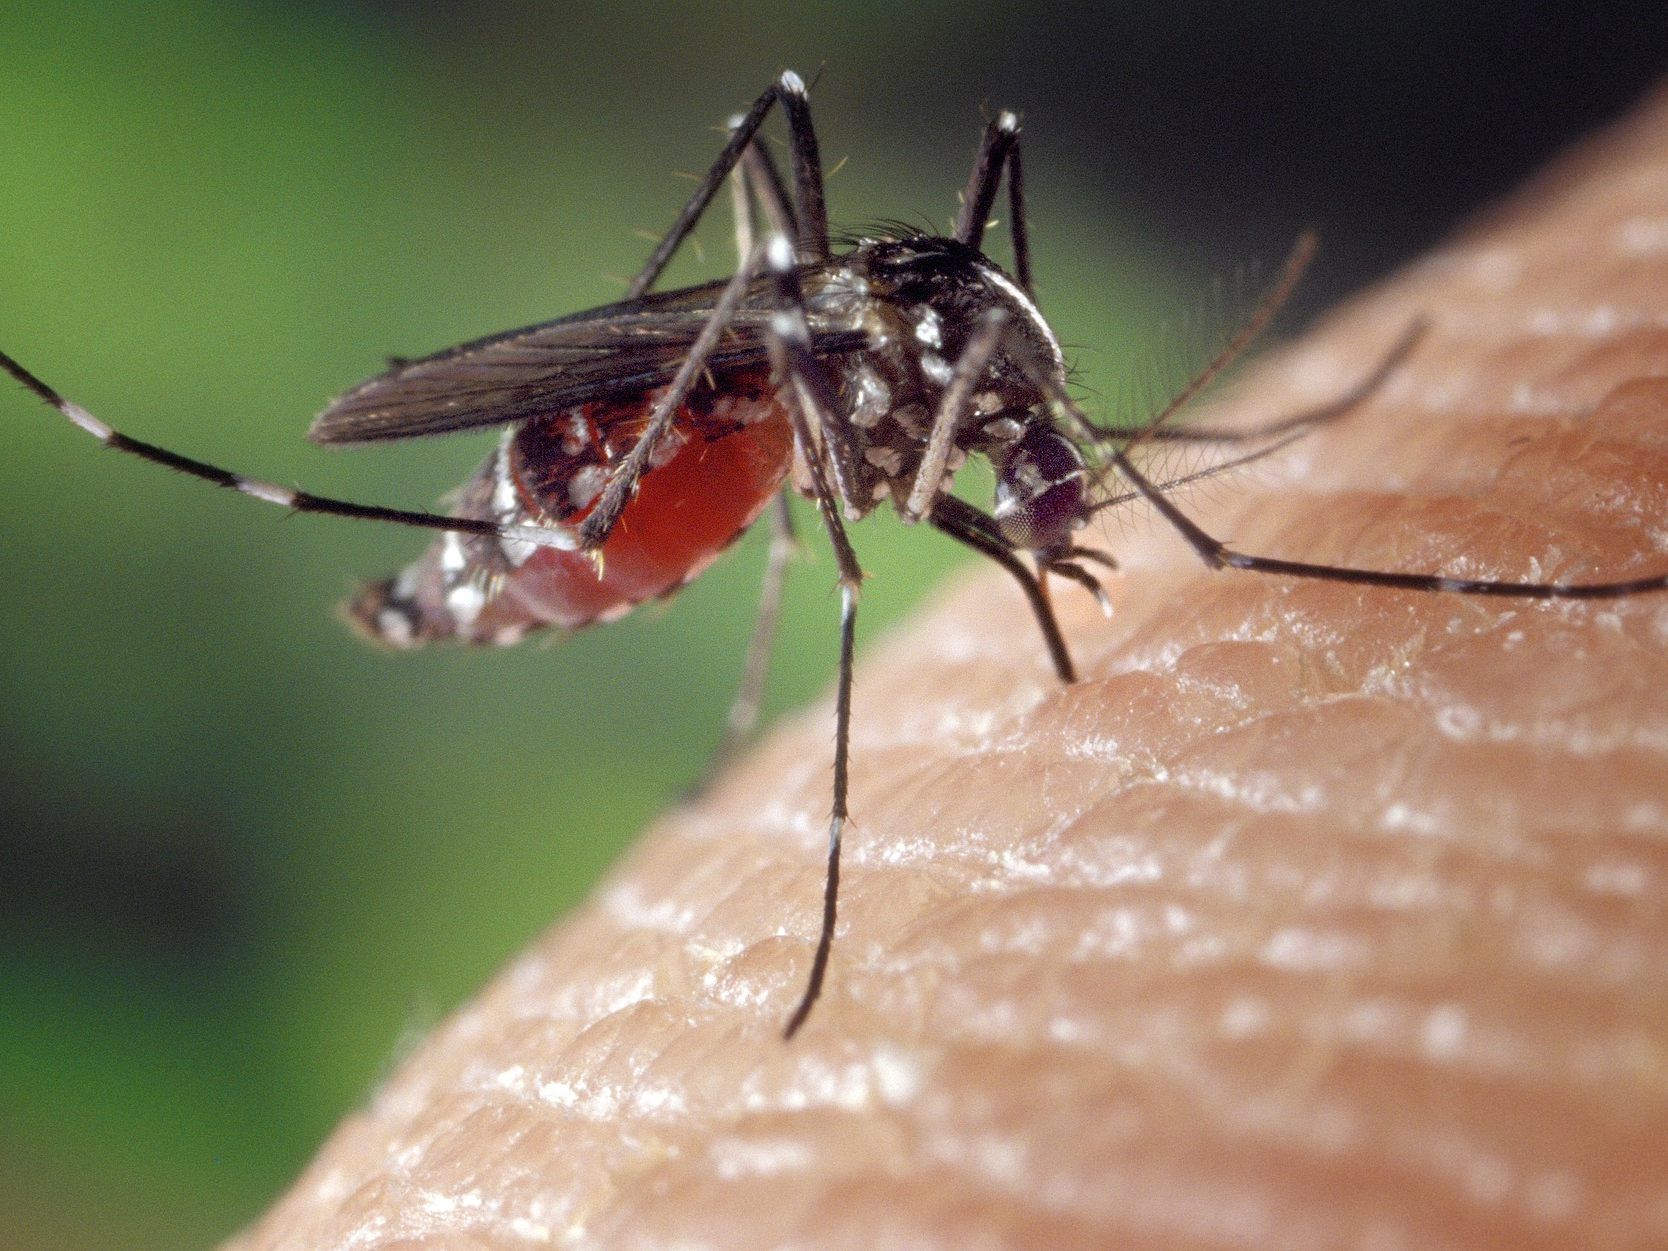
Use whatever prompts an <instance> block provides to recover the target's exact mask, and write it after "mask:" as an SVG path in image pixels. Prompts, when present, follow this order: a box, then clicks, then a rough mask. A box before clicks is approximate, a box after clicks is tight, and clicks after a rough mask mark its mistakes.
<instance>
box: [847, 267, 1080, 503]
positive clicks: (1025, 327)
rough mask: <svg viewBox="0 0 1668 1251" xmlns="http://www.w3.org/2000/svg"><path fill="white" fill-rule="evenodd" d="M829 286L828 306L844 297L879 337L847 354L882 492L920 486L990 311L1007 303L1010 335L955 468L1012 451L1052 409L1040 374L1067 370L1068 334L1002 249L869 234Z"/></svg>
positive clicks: (860, 423)
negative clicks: (991, 252) (966, 358)
mask: <svg viewBox="0 0 1668 1251" xmlns="http://www.w3.org/2000/svg"><path fill="white" fill-rule="evenodd" d="M824 298H825V299H826V300H827V301H828V304H825V305H824V307H825V308H828V307H829V306H830V305H833V306H837V305H839V304H841V303H842V302H844V303H845V305H846V310H847V315H848V316H849V317H850V321H851V323H852V324H853V325H854V326H855V327H857V328H860V329H862V330H863V331H864V332H865V334H866V335H867V337H868V340H869V345H870V346H869V349H868V350H867V351H864V352H862V353H858V354H855V355H854V356H853V357H850V358H847V361H846V363H845V365H844V366H843V367H842V370H841V381H842V383H843V389H844V392H845V400H846V404H847V409H848V412H849V413H850V416H851V421H852V424H853V426H854V427H855V429H856V430H857V431H858V432H859V433H860V436H861V438H862V440H863V446H862V448H861V452H862V455H863V458H864V462H865V464H864V466H863V472H864V473H865V475H867V480H866V482H865V483H864V487H865V490H864V492H863V493H864V494H865V495H867V496H868V497H870V498H872V499H874V500H876V501H879V500H883V499H886V498H888V497H890V498H891V499H893V500H894V501H895V502H897V501H901V500H902V499H903V498H904V497H905V496H906V495H907V494H908V492H909V490H910V488H911V487H912V486H913V483H914V476H915V473H916V470H917V468H918V466H919V464H920V460H921V456H922V453H923V452H924V450H925V447H926V440H927V438H928V435H929V432H930V429H931V425H932V421H933V417H934V414H935V413H936V411H937V409H938V406H939V403H940V401H941V399H942V398H943V395H944V392H945V389H946V388H947V387H948V386H949V385H950V383H951V379H952V378H953V376H954V372H955V368H956V361H957V360H958V359H959V358H960V357H961V355H962V353H963V352H964V350H965V349H966V347H967V344H968V341H969V339H970V338H971V337H972V336H973V334H974V332H975V331H976V329H977V328H978V326H979V325H980V323H981V321H983V320H984V319H985V318H987V317H989V316H991V315H992V314H993V313H998V314H1000V316H1001V318H1002V320H1003V324H1004V326H1005V329H1004V331H1003V339H1002V342H1001V345H1000V347H999V348H998V350H997V351H996V352H995V353H994V354H993V355H992V357H991V359H990V361H989V363H988V365H987V366H986V368H985V370H984V373H983V375H982V377H981V378H980V379H979V380H978V382H977V384H976V385H975V386H974V388H973V392H972V396H971V400H970V403H969V406H968V407H969V411H968V412H967V414H966V416H965V418H964V419H963V422H962V425H961V427H960V428H959V429H958V432H957V435H956V439H955V446H954V449H953V455H952V457H951V459H950V462H949V464H948V466H947V471H948V475H953V474H954V473H955V471H956V470H957V469H958V468H959V467H960V465H961V463H962V462H963V461H964V460H965V458H966V456H967V455H968V454H970V453H980V454H983V455H986V456H989V457H990V458H991V460H992V461H993V462H995V463H998V464H1001V463H1003V462H1004V461H1005V460H1007V459H1008V458H1009V449H1010V448H1012V447H1013V446H1014V445H1015V444H1016V442H1017V441H1019V440H1020V439H1021V438H1022V436H1023V435H1024V434H1025V432H1026V431H1027V430H1028V429H1030V428H1031V426H1032V425H1034V424H1035V423H1036V422H1038V421H1039V420H1042V419H1041V418H1039V417H1038V416H1037V414H1038V413H1039V412H1041V411H1042V409H1043V408H1044V407H1045V405H1044V403H1043V401H1042V397H1041V396H1040V395H1039V394H1038V389H1037V386H1036V384H1035V383H1034V382H1033V381H1031V375H1032V374H1033V373H1034V372H1035V370H1036V369H1037V368H1039V367H1040V368H1042V369H1043V370H1045V371H1047V372H1049V373H1051V374H1054V375H1055V376H1056V377H1057V378H1058V379H1059V380H1060V381H1061V382H1062V384H1063V382H1064V379H1065V360H1064V357H1063V355H1062V353H1061V351H1060V345H1059V342H1058V340H1056V338H1055V337H1054V332H1053V330H1052V329H1051V328H1050V327H1049V325H1048V323H1047V322H1046V321H1044V320H1043V317H1042V314H1041V313H1040V312H1039V311H1038V309H1037V306H1036V305H1035V303H1033V302H1032V301H1031V299H1030V298H1029V297H1028V296H1027V295H1026V294H1025V291H1024V289H1023V288H1022V287H1021V286H1020V285H1019V283H1017V282H1016V281H1015V280H1014V279H1013V278H1012V277H1010V276H1009V275H1008V274H1007V273H1006V272H1005V271H1004V270H1003V269H1002V268H1001V266H1000V265H998V264H997V263H996V262H995V261H993V260H991V259H990V258H989V257H988V256H986V255H985V254H984V253H983V252H981V251H979V250H978V249H977V248H974V247H970V246H968V245H967V244H964V243H958V242H957V241H955V240H954V239H944V238H938V237H934V236H927V235H910V236H904V237H900V238H891V239H880V240H875V239H863V240H859V241H858V245H857V247H856V248H855V249H854V250H853V251H852V252H851V253H849V254H848V255H847V257H846V258H845V264H844V265H843V266H842V267H841V269H840V270H839V271H838V273H837V275H836V276H835V277H834V281H833V282H831V283H830V284H829V286H828V287H826V288H825V289H824ZM1021 362H1024V364H1023V365H1022V364H1021Z"/></svg>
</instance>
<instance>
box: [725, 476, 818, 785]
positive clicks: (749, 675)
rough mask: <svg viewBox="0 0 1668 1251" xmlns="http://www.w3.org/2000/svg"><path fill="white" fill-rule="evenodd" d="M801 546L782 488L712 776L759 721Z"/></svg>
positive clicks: (772, 511) (773, 510)
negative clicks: (756, 605)
mask: <svg viewBox="0 0 1668 1251" xmlns="http://www.w3.org/2000/svg"><path fill="white" fill-rule="evenodd" d="M798 550H799V541H798V539H797V538H796V536H795V535H794V526H793V513H792V512H791V511H790V510H789V508H788V493H787V491H786V490H783V491H779V492H778V493H777V495H776V499H775V501H774V502H773V503H772V504H771V507H770V548H769V551H768V553H767V555H766V557H765V572H764V584H763V587H762V588H761V590H760V592H759V615H758V617H757V619H756V620H755V621H754V623H753V634H752V637H751V638H749V639H748V640H747V660H746V662H745V663H744V664H743V665H742V670H741V685H740V686H739V687H738V688H737V690H736V696H735V699H734V701H732V702H731V704H730V715H729V717H728V718H726V719H725V722H724V737H723V738H722V739H721V740H719V744H718V748H717V750H715V751H714V752H713V754H712V762H711V764H709V765H708V766H707V772H706V777H707V778H709V779H710V778H712V777H713V776H715V775H716V774H717V773H718V771H719V770H720V769H721V768H723V766H724V765H725V764H727V763H728V762H729V760H730V758H731V757H732V756H734V755H735V753H736V750H737V749H738V748H739V747H740V746H741V745H742V744H743V743H744V742H746V741H747V736H748V735H750V734H751V733H752V732H753V727H754V726H756V725H758V723H759V709H760V708H761V707H762V705H763V702H764V687H765V678H766V677H767V676H768V674H769V672H770V654H771V650H772V648H773V645H774V644H775V642H776V626H777V623H778V622H779V620H780V619H781V611H782V591H783V588H784V587H785V586H786V585H787V580H788V563H789V562H790V561H791V560H792V559H793V556H794V553H795V552H797V551H798Z"/></svg>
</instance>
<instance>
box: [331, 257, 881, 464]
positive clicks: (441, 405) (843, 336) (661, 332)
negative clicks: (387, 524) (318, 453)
mask: <svg viewBox="0 0 1668 1251" xmlns="http://www.w3.org/2000/svg"><path fill="white" fill-rule="evenodd" d="M724 287H725V283H724V282H722V281H720V282H713V283H708V284H706V285H704V286H699V287H688V288H685V289H683V290H679V291H667V292H661V293H657V294H653V295H647V296H643V297H642V298H640V299H636V300H629V301H626V302H624V303H621V304H610V305H606V306H604V307H602V308H596V309H591V310H589V311H588V312H583V313H575V314H573V315H572V316H569V317H560V318H557V319H556V320H555V321H547V322H542V323H540V324H539V325H536V326H527V327H524V328H523V329H521V330H508V331H504V332H503V333H501V334H495V335H489V336H488V337H486V338H484V339H476V340H474V341H473V342H470V343H463V344H459V345H458V346H457V347H453V348H447V349H446V350H445V351H443V352H436V353H435V354H434V355H433V356H425V357H423V358H422V359H420V360H413V361H401V362H400V363H398V364H396V365H395V366H394V367H393V368H392V369H390V370H388V372H387V373H383V374H378V375H377V376H376V377H375V378H371V379H369V380H367V381H365V382H361V383H360V384H359V385H358V386H356V387H354V388H352V389H351V390H349V391H347V392H344V393H343V394H342V395H340V396H338V397H337V398H336V399H335V400H334V401H332V402H331V404H330V406H329V407H328V408H326V409H325V410H324V412H322V413H320V414H319V416H318V417H317V418H316V419H315V420H314V422H313V426H312V429H311V430H309V431H308V437H309V438H311V439H312V440H313V441H314V442H316V443H333V444H347V443H375V442H381V441H384V440H390V439H409V438H415V437H417V436H419V435H427V434H446V433H449V432H451V431H455V430H472V429H477V428H479V427H483V426H501V425H507V424H509V423H511V422H516V421H522V420H524V419H526V418H528V417H534V416H537V415H538V414H540V413H548V412H552V411H558V410H561V409H564V408H569V407H572V406H573V405H575V404H583V403H586V402H587V401H591V400H600V399H608V398H611V397H617V396H623V395H633V394H640V393H641V392H643V391H647V390H649V389H650V388H653V387H656V386H660V385H663V384H664V383H667V382H670V381H671V379H672V375H673V374H674V373H676V372H677V369H678V366H679V365H680V364H682V363H683V360H684V357H686V356H687V355H688V354H689V349H690V347H691V345H693V343H694V342H695V337H696V336H697V335H698V334H700V332H701V327H702V326H703V325H705V324H706V321H707V319H708V318H709V317H710V316H711V314H712V310H713V307H714V306H715V305H716V304H717V303H718V297H719V295H720V294H721V293H722V291H723V290H724ZM773 290H774V289H773V288H772V287H771V286H770V284H769V282H768V280H761V281H760V282H759V283H758V284H757V285H756V286H755V288H754V289H753V290H752V291H750V292H749V293H748V295H747V297H746V299H745V300H744V301H743V303H742V306H741V308H740V309H738V310H737V313H736V316H735V319H734V321H732V323H731V324H730V327H729V329H728V331H727V333H726V334H725V335H724V337H723V339H721V340H720V342H719V345H718V347H717V349H716V350H715V351H714V352H713V354H712V356H711V357H710V358H709V359H708V361H707V368H708V371H709V372H711V373H712V374H714V375H718V376H722V375H723V374H725V373H728V372H731V371H733V370H739V369H749V368H756V367H758V366H759V365H761V364H763V363H765V362H766V360H767V359H768V352H767V347H766V342H765V325H766V323H767V322H768V320H769V318H770V315H771V313H772V312H773V311H774V295H773ZM818 320H819V319H818V318H817V316H816V313H815V311H814V310H813V312H812V315H811V323H812V343H813V345H814V347H815V348H816V350H817V352H818V353H819V354H821V355H824V356H832V355H839V354H842V353H846V352H853V351H857V350H860V349H861V348H863V347H864V346H865V345H866V340H865V337H864V336H863V334H862V332H860V331H855V330H850V329H844V328H839V327H836V326H833V325H831V324H824V325H822V326H820V327H819V325H818V324H817V323H818ZM824 321H825V322H826V319H824Z"/></svg>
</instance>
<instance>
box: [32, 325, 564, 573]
mask: <svg viewBox="0 0 1668 1251" xmlns="http://www.w3.org/2000/svg"><path fill="white" fill-rule="evenodd" d="M0 370H4V371H5V372H6V373H8V374H10V375H11V376H12V377H13V378H15V379H17V380H18V381H19V382H21V383H22V384H23V385H24V386H25V387H27V388H29V390H30V391H32V392H33V393H34V394H35V396H36V397H37V398H39V399H40V400H42V401H43V402H45V403H46V404H48V405H50V406H51V407H53V408H55V409H57V410H58V412H60V413H61V414H63V415H64V416H65V417H67V418H68V419H69V420H70V421H71V422H72V423H73V424H74V425H75V426H76V427H78V428H79V429H81V430H84V431H85V432H86V433H88V434H90V435H92V436H93V438H95V439H97V440H98V441H99V442H100V443H102V444H104V446H105V447H108V448H114V449H115V450H116V451H118V452H126V453H128V454H129V455H132V456H137V457H138V458H139V459H140V460H147V461H149V462H151V464H153V465H161V466H163V467H164V468H167V469H174V470H178V471H179V472H180V473H184V474H189V475H190V476H191V477H193V478H200V479H201V480H202V481H204V482H208V483H211V484H212V485H214V486H217V487H225V488H227V489H229V490H233V491H237V492H239V493H240V494H242V495H247V496H249V497H250V498H251V499H257V500H260V501H262V502H263V503H267V504H276V505H277V506H278V507H279V508H284V509H288V510H289V511H291V512H297V513H323V514H327V515H329V516H332V517H350V518H353V519H355V520H359V521H382V522H388V523H390V524H393V525H400V526H414V527H417V528H419V529H424V530H450V531H454V532H456V533H459V534H482V535H492V536H495V537H496V538H499V539H501V540H511V541H516V542H522V543H532V544H535V545H537V546H539V547H554V548H560V549H563V550H566V551H572V550H573V549H575V548H577V547H578V546H579V543H580V540H579V535H578V534H577V533H576V532H575V531H572V530H569V529H567V528H565V527H561V526H506V525H500V524H498V523H497V522H494V521H484V520H478V519H476V518H473V517H446V516H442V515H441V514H439V513H426V512H412V511H409V510H407V509H403V508H384V507H382V506H380V505H377V504H356V503H353V502H352V501H350V500H339V499H331V498H329V497H327V496H323V495H314V494H312V492H310V491H300V490H296V489H295V488H293V487H284V486H279V485H278V484H277V483H274V482H265V481H262V480H261V479H259V478H250V477H246V476H245V475H243V474H240V473H234V472H233V471H231V470H230V469H222V468H220V467H219V466H218V465H210V464H208V463H206V462H204V461H200V460H193V459H192V458H191V457H189V456H182V455H180V454H179V453H178V452H171V451H169V450H168V449H167V448H165V447H157V446H156V445H155V444H154V443H145V442H142V441H141V440H139V439H134V438H129V437H128V436H127V435H125V434H123V433H122V432H121V431H119V430H115V429H112V428H111V427H110V426H108V425H106V424H105V423H104V422H102V421H100V420H99V419H98V418H97V417H94V416H93V415H92V414H91V413H89V412H88V411H87V410H86V409H84V408H82V407H81V406H80V405H79V404H76V403H74V402H73V401H71V400H67V399H65V398H64V397H63V396H62V395H59V394H58V392H57V391H55V390H53V389H52V388H51V387H49V386H48V385H47V384H46V383H44V382H42V381H41V380H40V379H39V378H37V377H36V376H35V375H34V374H32V373H30V372H29V371H28V370H27V369H25V368H24V367H23V366H22V365H20V364H18V363H17V361H15V360H13V359H12V358H11V357H10V356H7V355H6V354H5V353H4V352H0Z"/></svg>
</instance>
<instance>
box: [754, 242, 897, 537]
mask: <svg viewBox="0 0 1668 1251" xmlns="http://www.w3.org/2000/svg"><path fill="white" fill-rule="evenodd" d="M786 245H787V240H786V239H785V238H783V237H781V236H780V235H778V236H777V237H776V238H775V239H773V240H772V241H771V242H770V243H769V244H767V245H766V247H765V260H766V263H767V264H768V265H769V267H770V270H771V274H772V276H773V277H774V278H775V280H776V299H777V304H778V312H777V314H776V319H775V320H776V328H775V334H774V336H773V338H774V339H775V341H776V344H777V350H779V351H781V352H782V353H784V354H785V357H786V361H787V364H788V365H789V366H790V368H789V370H788V371H787V372H786V373H783V372H782V371H780V370H779V371H778V373H779V375H780V376H781V377H782V378H783V379H784V381H791V385H792V387H797V388H798V389H799V390H800V391H802V392H803V395H802V396H801V404H802V406H803V408H804V409H805V410H806V411H808V412H810V413H813V414H815V417H814V420H813V421H812V426H813V427H814V428H813V429H811V430H809V431H808V432H807V441H806V442H804V444H803V445H802V450H803V451H804V453H805V459H806V461H807V462H810V461H812V460H816V459H819V458H820V459H823V460H825V461H826V463H827V467H828V472H829V473H831V474H832V475H833V478H834V482H833V489H834V492H835V495H836V497H837V498H838V499H840V500H841V501H842V502H843V503H844V505H845V508H846V513H847V515H848V516H849V517H852V518H856V517H860V516H862V515H863V514H864V513H865V512H867V511H868V509H869V507H870V506H871V504H872V503H873V501H872V500H869V499H865V498H864V497H863V494H862V491H861V490H860V489H859V487H858V461H857V438H856V434H855V432H854V431H853V430H852V428H851V423H850V418H849V417H848V416H847V415H846V412H845V409H844V408H843V407H842V406H841V404H840V402H839V399H838V396H837V394H836V391H835V387H834V382H833V380H832V379H831V378H830V377H829V376H828V370H827V368H826V367H825V366H824V365H823V363H822V361H821V360H820V359H819V358H818V357H817V354H816V352H815V351H813V350H812V347H811V328H810V321H809V319H808V318H807V316H806V313H805V292H804V290H803V288H802V287H801V286H800V283H799V275H798V273H797V271H796V268H795V262H794V256H793V251H792V249H791V248H789V247H788V246H786ZM825 453H826V454H825Z"/></svg>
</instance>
